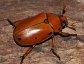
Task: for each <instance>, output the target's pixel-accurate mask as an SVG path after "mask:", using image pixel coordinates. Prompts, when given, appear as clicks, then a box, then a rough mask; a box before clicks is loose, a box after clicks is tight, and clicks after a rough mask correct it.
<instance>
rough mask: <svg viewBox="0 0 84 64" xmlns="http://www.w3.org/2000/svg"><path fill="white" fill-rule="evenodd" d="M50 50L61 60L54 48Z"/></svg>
mask: <svg viewBox="0 0 84 64" xmlns="http://www.w3.org/2000/svg"><path fill="white" fill-rule="evenodd" d="M51 51H52V53H53V54H54V55H55V56H56V57H57V58H58V59H59V60H61V59H60V56H59V55H58V54H57V53H56V52H55V51H54V49H51Z"/></svg>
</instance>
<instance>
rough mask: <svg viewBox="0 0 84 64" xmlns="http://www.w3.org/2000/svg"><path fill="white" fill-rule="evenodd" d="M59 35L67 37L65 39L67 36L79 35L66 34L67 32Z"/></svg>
mask: <svg viewBox="0 0 84 64" xmlns="http://www.w3.org/2000/svg"><path fill="white" fill-rule="evenodd" d="M59 35H61V36H65V37H67V36H77V34H69V33H65V32H59Z"/></svg>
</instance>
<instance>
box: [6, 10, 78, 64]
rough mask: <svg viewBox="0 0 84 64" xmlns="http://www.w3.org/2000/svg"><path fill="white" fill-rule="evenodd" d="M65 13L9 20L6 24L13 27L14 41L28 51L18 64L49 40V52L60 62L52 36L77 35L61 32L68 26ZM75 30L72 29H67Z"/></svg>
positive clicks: (63, 11) (43, 14)
mask: <svg viewBox="0 0 84 64" xmlns="http://www.w3.org/2000/svg"><path fill="white" fill-rule="evenodd" d="M64 13H65V8H63V10H62V14H60V15H56V14H53V13H44V12H43V13H40V14H38V15H36V16H33V17H31V18H26V19H22V20H19V21H17V22H16V23H12V22H11V21H10V20H9V19H7V20H8V22H9V23H10V24H11V25H12V26H13V27H14V31H13V37H14V41H15V42H16V43H17V44H18V45H20V46H23V47H25V46H26V47H27V46H29V49H28V50H27V51H26V52H25V54H24V55H23V56H22V57H21V62H20V64H22V63H23V60H24V59H25V57H26V56H27V55H28V54H29V53H30V52H31V51H32V49H33V48H34V47H35V46H36V45H38V44H40V43H42V42H44V41H46V40H48V39H51V40H52V42H51V51H52V53H53V54H54V55H55V56H56V57H57V58H58V59H59V60H60V56H59V55H58V54H57V53H55V51H54V43H55V42H54V35H55V34H58V35H61V36H76V35H77V34H69V33H64V32H62V29H64V28H65V27H69V26H68V21H67V18H66V16H64V15H63V14H64ZM69 28H71V29H73V30H75V29H74V28H73V27H69Z"/></svg>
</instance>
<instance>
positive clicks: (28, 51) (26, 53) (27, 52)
mask: <svg viewBox="0 0 84 64" xmlns="http://www.w3.org/2000/svg"><path fill="white" fill-rule="evenodd" d="M35 46H36V45H33V46H31V47H30V48H29V49H28V50H27V51H26V52H25V54H24V55H23V56H21V62H20V64H22V63H23V60H24V59H25V57H26V56H27V55H28V54H29V53H30V52H31V51H32V49H33V48H34V47H35Z"/></svg>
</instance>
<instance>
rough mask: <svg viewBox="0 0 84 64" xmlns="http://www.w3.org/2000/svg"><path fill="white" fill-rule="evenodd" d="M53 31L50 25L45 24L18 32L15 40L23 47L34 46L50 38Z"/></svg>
mask: <svg viewBox="0 0 84 64" xmlns="http://www.w3.org/2000/svg"><path fill="white" fill-rule="evenodd" d="M52 31H53V30H52V28H51V27H50V26H49V24H46V23H44V22H43V23H40V24H37V25H33V26H30V27H29V28H26V29H24V30H22V31H20V32H17V33H16V34H14V39H15V40H16V41H17V42H18V44H20V45H22V46H28V45H34V44H38V43H40V42H42V41H44V40H46V39H48V38H50V37H51V35H52Z"/></svg>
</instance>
